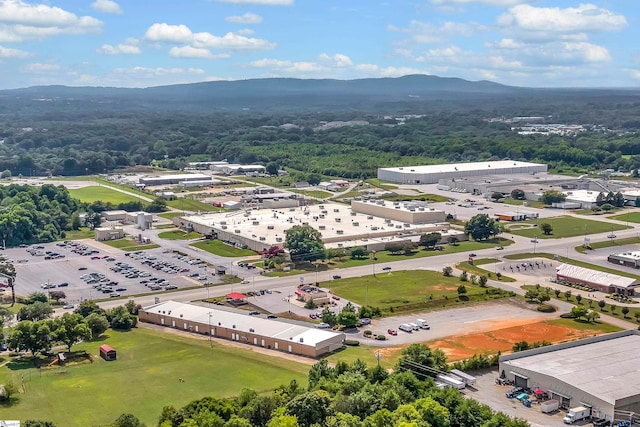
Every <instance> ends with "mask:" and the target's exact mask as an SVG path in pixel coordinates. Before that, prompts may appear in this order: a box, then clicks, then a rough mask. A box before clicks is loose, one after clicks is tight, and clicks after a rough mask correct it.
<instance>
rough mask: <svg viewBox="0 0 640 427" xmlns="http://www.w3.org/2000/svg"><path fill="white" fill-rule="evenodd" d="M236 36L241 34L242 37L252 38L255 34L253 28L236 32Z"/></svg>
mask: <svg viewBox="0 0 640 427" xmlns="http://www.w3.org/2000/svg"><path fill="white" fill-rule="evenodd" d="M235 33H236V34H240V35H241V36H251V35H253V34H254V33H255V31H253V30H252V29H251V28H242V29H240V30H238V31H235Z"/></svg>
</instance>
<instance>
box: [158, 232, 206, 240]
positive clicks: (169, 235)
mask: <svg viewBox="0 0 640 427" xmlns="http://www.w3.org/2000/svg"><path fill="white" fill-rule="evenodd" d="M158 237H159V238H161V239H165V240H191V239H198V238H200V237H202V235H201V234H200V233H196V232H195V231H192V232H190V233H185V232H184V231H182V230H172V231H163V232H162V233H159V234H158Z"/></svg>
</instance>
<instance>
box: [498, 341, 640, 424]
mask: <svg viewBox="0 0 640 427" xmlns="http://www.w3.org/2000/svg"><path fill="white" fill-rule="evenodd" d="M639 364H640V331H637V330H629V331H622V332H616V333H612V334H607V335H603V336H599V337H592V338H586V339H582V340H578V341H573V342H567V343H562V344H557V345H552V346H547V347H540V348H536V349H532V350H526V351H521V352H517V353H513V354H509V355H505V356H501V357H500V368H499V369H500V376H501V377H503V378H507V379H511V380H513V381H514V382H515V385H516V386H520V387H528V388H531V389H534V388H537V389H541V390H543V391H544V392H545V393H546V394H547V395H548V396H550V397H551V399H556V400H558V401H559V402H560V406H561V407H563V408H565V409H567V408H571V407H576V406H583V407H587V408H590V409H591V411H590V412H591V416H592V417H594V418H605V419H607V420H614V419H630V417H632V416H633V413H638V412H640V370H638V365H639Z"/></svg>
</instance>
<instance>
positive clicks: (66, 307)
mask: <svg viewBox="0 0 640 427" xmlns="http://www.w3.org/2000/svg"><path fill="white" fill-rule="evenodd" d="M75 307H76V306H75V305H73V304H67V305H65V306H64V307H62V308H64V309H65V310H73V309H74V308H75Z"/></svg>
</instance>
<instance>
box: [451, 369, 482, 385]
mask: <svg viewBox="0 0 640 427" xmlns="http://www.w3.org/2000/svg"><path fill="white" fill-rule="evenodd" d="M449 373H450V374H451V375H452V376H454V377H456V378H460V381H462V382H463V383H465V384H466V385H474V384H475V383H476V377H474V376H472V375H469V374H467V373H466V372H462V371H460V370H458V369H452V370H450V371H449Z"/></svg>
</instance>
